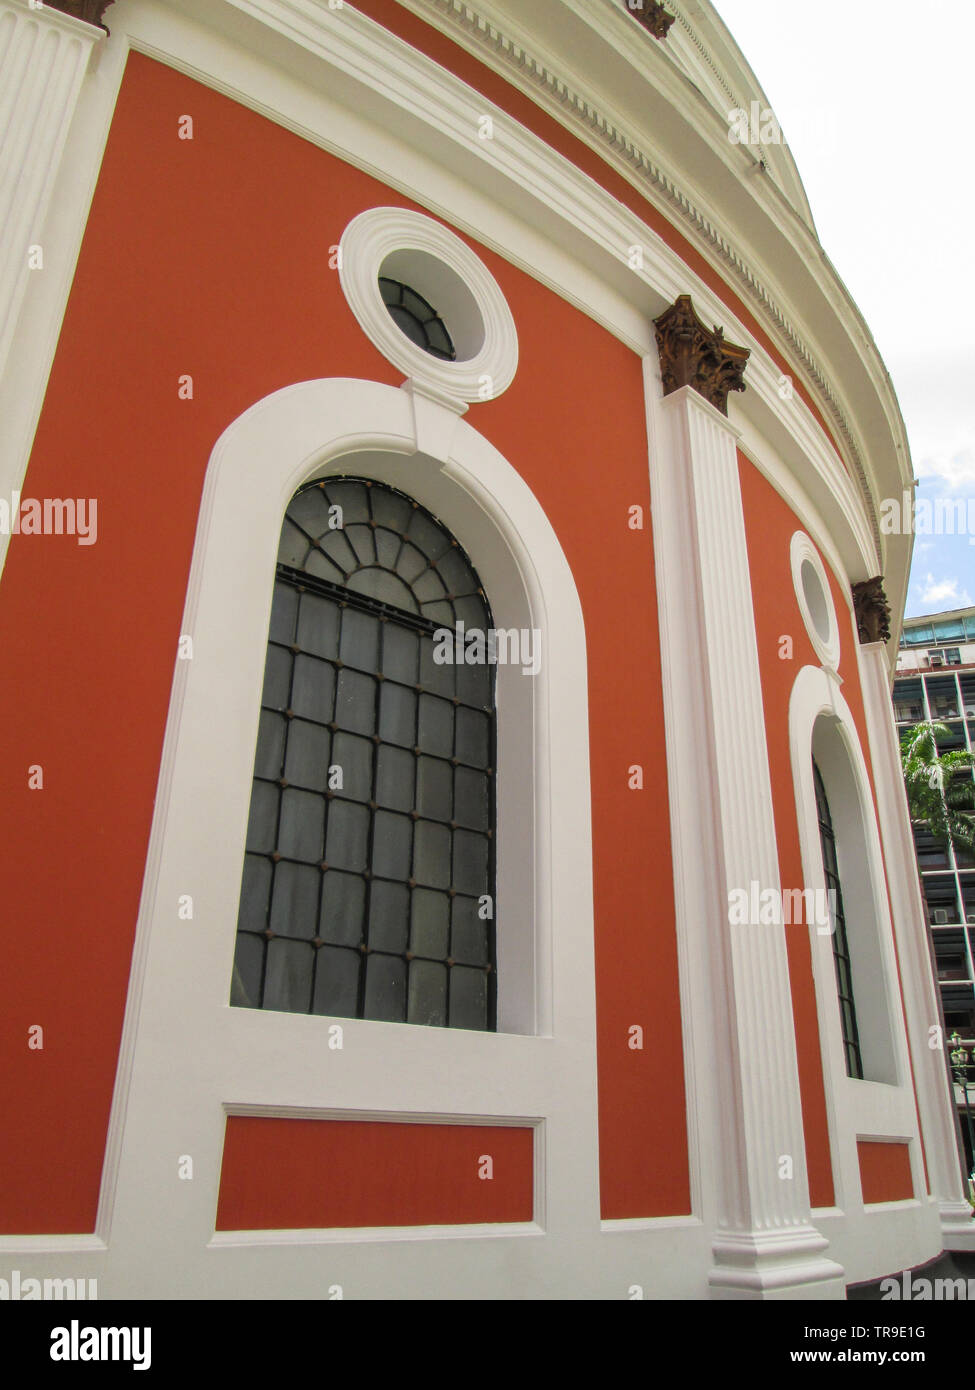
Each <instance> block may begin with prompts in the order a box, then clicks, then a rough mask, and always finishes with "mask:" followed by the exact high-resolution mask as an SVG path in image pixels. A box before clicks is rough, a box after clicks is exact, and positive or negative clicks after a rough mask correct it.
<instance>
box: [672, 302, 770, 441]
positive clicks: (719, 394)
mask: <svg viewBox="0 0 975 1390" xmlns="http://www.w3.org/2000/svg"><path fill="white" fill-rule="evenodd" d="M654 327H655V328H656V330H657V348H658V350H659V352H660V371H661V375H662V377H663V384H664V395H665V396H669V395H670V394H671V393H672V392H673V391H679V390H680V388H681V387H682V386H693V387H694V390H695V391H698V392H699V393H700V394H701V395H702V396H703V397H704V399H705V400H706V401H709V402H710V404H711V405H713V406H714V407H715V408H716V409H717V410H720V411H721V414H722V415H727V414H728V392H729V391H744V389H745V381H744V375H745V364H746V362H747V361H748V358H749V356H750V350H749V349H748V348H743V347H736V346H735V344H734V343H726V342H725V339H724V333H723V332H722V330H721V329H720V328H713V329H711V328H707V327H706V326H705V325H704V324H703V323H702V322H701V320H700V319H699V318H698V316H697V314H696V313H695V311H694V305H693V304H692V303H691V296H690V295H689V294H682V295H680V296H679V297H678V298H677V299H676V300H675V302H674V303H673V304H671V306H670V308H669V309H665V310H664V312H663V313H662V314H661V315H660V317H659V318H658V319H654Z"/></svg>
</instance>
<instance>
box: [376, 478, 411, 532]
mask: <svg viewBox="0 0 975 1390" xmlns="http://www.w3.org/2000/svg"><path fill="white" fill-rule="evenodd" d="M370 492H371V494H372V498H371V500H372V514H373V517H374V519H375V520H376V521H377V522H378V523H379V525H381V526H388V527H389V529H390V530H391V531H398V532H400V533H402V532H404V531H405V530H406V528H407V527H408V526H409V524H410V517H411V516H412V514H413V510H414V509H413V507H412V506H411V505H410V503H409V502H408V501H407V499H406V498H405V497H404V496H403V495H402V493H398V492H393V491H392V490H391V489H389V488H385V487H374V488H371V489H370Z"/></svg>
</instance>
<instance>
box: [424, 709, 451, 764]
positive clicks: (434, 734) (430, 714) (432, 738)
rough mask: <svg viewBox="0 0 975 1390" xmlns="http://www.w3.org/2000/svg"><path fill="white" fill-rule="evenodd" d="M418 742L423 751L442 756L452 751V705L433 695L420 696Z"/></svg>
mask: <svg viewBox="0 0 975 1390" xmlns="http://www.w3.org/2000/svg"><path fill="white" fill-rule="evenodd" d="M418 743H419V745H420V747H421V748H422V749H423V751H424V752H425V753H437V754H439V755H440V757H442V758H449V757H452V756H453V752H454V707H453V705H451V704H449V703H448V702H447V701H446V700H438V699H437V697H436V696H435V695H421V696H420V734H419V739H418Z"/></svg>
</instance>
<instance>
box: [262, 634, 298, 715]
mask: <svg viewBox="0 0 975 1390" xmlns="http://www.w3.org/2000/svg"><path fill="white" fill-rule="evenodd" d="M290 687H291V653H290V652H286V651H285V650H284V648H283V647H274V646H270V647H268V649H267V662H266V664H265V667H264V693H263V694H262V695H261V704H262V705H269V706H270V707H271V709H287V708H288V699H289V694H288V692H289V690H290Z"/></svg>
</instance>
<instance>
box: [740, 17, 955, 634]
mask: <svg viewBox="0 0 975 1390" xmlns="http://www.w3.org/2000/svg"><path fill="white" fill-rule="evenodd" d="M715 7H716V9H717V10H718V13H719V14H720V15H721V18H722V19H723V20H724V22H725V24H726V25H727V26H728V28H729V29H730V31H731V33H732V34H733V36H734V38H735V40H736V41H737V43H738V46H739V47H740V48H741V50H742V52H743V53H744V55H745V58H746V60H747V61H748V63H749V65H750V66H751V68H752V71H753V72H754V73H755V75H756V77H757V78H758V81H759V84H760V85H761V87H762V89H763V90H764V92H765V94H766V96H767V97H768V99H769V104H770V106H771V109H772V111H773V112H774V114H775V117H776V119H777V121H778V123H779V125H780V126H781V128H782V131H783V134H784V137H785V139H786V141H787V142H788V144H789V146H790V148H791V150H792V154H793V157H794V158H795V161H796V164H797V165H798V168H799V174H800V177H801V178H802V181H803V184H804V186H805V189H806V193H807V195H808V198H809V202H810V205H811V207H812V212H813V217H814V218H815V221H816V228H817V231H818V232H819V238H820V241H821V242H822V244H823V247H824V249H825V251H826V254H827V255H828V257H829V259H830V260H831V261H832V263H833V265H834V266H835V267H836V270H837V271H838V273H839V275H840V278H841V279H842V280H843V281H844V283H845V284H846V286H847V288H848V289H849V291H850V293H851V294H852V296H853V298H854V300H855V301H856V303H857V304H858V305H859V307H860V310H861V312H862V313H863V316H864V318H865V319H866V321H867V324H868V325H869V327H870V330H871V331H872V333H873V336H874V338H875V340H876V342H877V345H878V347H879V348H880V352H881V354H882V356H883V358H884V361H885V363H886V364H887V369H888V371H889V372H890V375H891V377H892V379H893V383H894V388H895V390H896V392H897V397H898V400H899V401H900V406H901V411H902V413H903V415H904V420H905V422H906V425H907V432H908V438H909V440H910V445H911V454H912V458H913V462H914V473H915V476H916V477H918V478H919V479H920V480H921V483H920V486H919V488H918V491H917V496H918V499H919V501H920V500H922V499H928V500H929V501H930V502H931V504H932V506H935V505H936V504H937V502H938V501H939V500H940V501H941V502H942V506H944V505H945V504H946V503H953V502H956V501H959V500H961V501H964V502H965V503H966V507H967V501H968V499H969V498H972V499H973V504H972V507H971V512H972V519H973V523H975V266H973V264H972V262H973V249H975V233H973V218H975V172H973V171H975V154H973V149H972V139H971V100H972V91H973V86H975V81H973V76H972V54H973V52H975V0H924V3H923V4H920V5H919V4H917V3H916V0H839V3H838V4H829V5H816V4H811V3H809V0H715ZM935 515H937V512H935ZM923 524H924V523H923V522H922V521H921V519H920V514H919V521H918V525H917V536H916V539H915V544H914V563H913V568H912V571H911V583H910V588H909V591H908V598H907V616H908V617H916V616H919V615H921V614H926V613H937V612H940V611H942V610H944V609H949V608H958V607H961V606H963V605H967V604H972V603H975V524H973V527H972V529H971V532H970V533H966V534H962V535H958V534H955V535H931V534H927V535H925V534H922V526H923Z"/></svg>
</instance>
